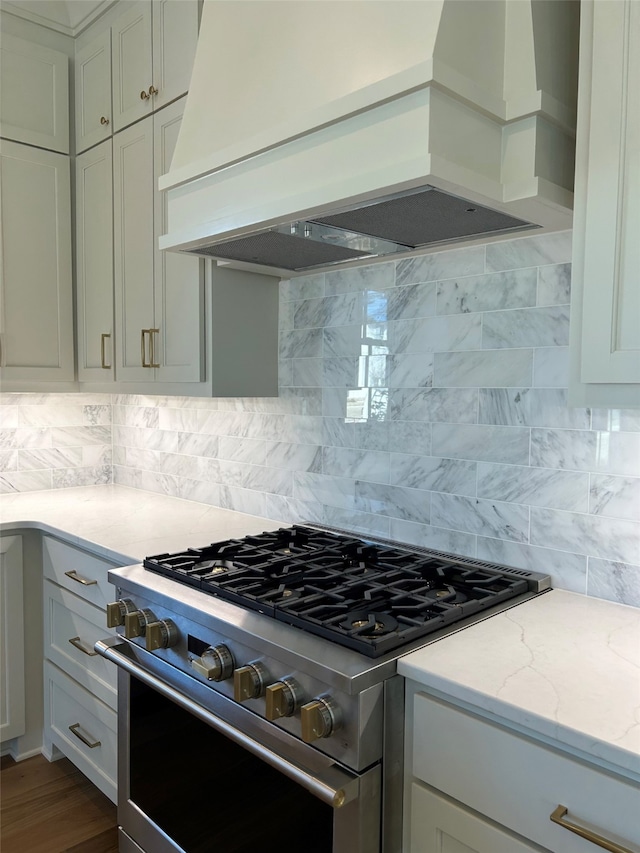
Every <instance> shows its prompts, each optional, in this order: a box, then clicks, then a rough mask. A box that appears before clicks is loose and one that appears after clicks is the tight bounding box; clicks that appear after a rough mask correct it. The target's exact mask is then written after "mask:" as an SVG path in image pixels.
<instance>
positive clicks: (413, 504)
mask: <svg viewBox="0 0 640 853" xmlns="http://www.w3.org/2000/svg"><path fill="white" fill-rule="evenodd" d="M430 506H431V495H430V493H429V492H422V491H418V490H416V489H409V488H404V487H401V486H383V485H380V484H379V483H366V482H363V481H361V480H356V509H359V510H362V511H363V512H370V513H374V514H375V515H388V516H390V517H392V518H405V519H407V520H408V521H417V522H419V523H420V524H429V515H430V512H429V510H430Z"/></svg>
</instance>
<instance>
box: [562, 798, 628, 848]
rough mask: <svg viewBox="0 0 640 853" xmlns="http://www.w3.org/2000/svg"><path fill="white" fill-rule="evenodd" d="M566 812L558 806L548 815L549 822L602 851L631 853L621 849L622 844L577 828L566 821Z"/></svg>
mask: <svg viewBox="0 0 640 853" xmlns="http://www.w3.org/2000/svg"><path fill="white" fill-rule="evenodd" d="M568 811H569V809H568V808H567V807H566V806H558V807H557V808H556V809H555V810H554V811H553V812H552V813H551V814H550V815H549V820H552V821H553V822H554V823H557V824H558V825H559V826H561V827H563V829H568V830H569V832H575V834H576V835H579V836H580V838H586V839H587V841H591V843H592V844H596V845H597V846H598V847H602V849H603V850H608V851H609V853H633V850H631V849H629V847H623V846H622V844H617V843H616V842H615V841H611V840H610V839H608V838H605V837H604V836H602V835H598V834H597V833H596V832H592V831H591V830H590V829H586V828H585V827H583V826H578V824H577V823H573V822H571V821H569V820H566V818H565V815H566V814H567V812H568Z"/></svg>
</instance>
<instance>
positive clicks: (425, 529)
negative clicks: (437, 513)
mask: <svg viewBox="0 0 640 853" xmlns="http://www.w3.org/2000/svg"><path fill="white" fill-rule="evenodd" d="M390 536H391V538H392V539H397V540H398V541H399V542H406V543H407V544H408V545H419V546H421V547H422V548H433V550H435V551H444V552H445V553H447V554H460V555H461V556H463V557H474V556H475V553H476V537H475V536H473V535H471V534H469V533H460V532H459V531H457V530H447V529H445V528H442V527H434V526H433V525H427V524H416V523H415V522H413V521H406V520H404V519H395V518H392V519H391V529H390Z"/></svg>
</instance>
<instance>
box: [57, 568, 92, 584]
mask: <svg viewBox="0 0 640 853" xmlns="http://www.w3.org/2000/svg"><path fill="white" fill-rule="evenodd" d="M65 575H66V576H67V577H68V578H71V580H72V581H76V583H81V584H82V585H83V586H93V585H94V584H96V583H98V581H95V580H92V581H90V580H88V579H87V578H83V577H82V575H79V574H78V573H77V572H76V570H75V569H71V571H70V572H65Z"/></svg>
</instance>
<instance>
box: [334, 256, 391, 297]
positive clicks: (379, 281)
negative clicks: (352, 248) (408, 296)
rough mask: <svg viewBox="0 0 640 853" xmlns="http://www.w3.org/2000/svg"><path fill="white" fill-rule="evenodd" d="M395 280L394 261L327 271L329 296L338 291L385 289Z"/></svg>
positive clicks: (351, 291)
mask: <svg viewBox="0 0 640 853" xmlns="http://www.w3.org/2000/svg"><path fill="white" fill-rule="evenodd" d="M394 280H395V268H394V264H393V262H389V261H386V262H383V263H377V264H368V265H367V266H362V267H349V268H348V269H340V270H335V271H333V272H328V273H326V294H327V296H329V295H331V294H336V293H353V292H354V291H358V290H384V289H385V288H387V287H392V286H393V284H394Z"/></svg>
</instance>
